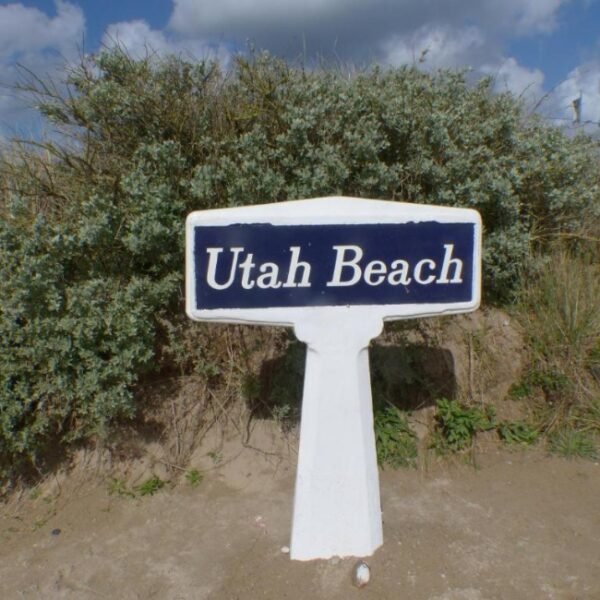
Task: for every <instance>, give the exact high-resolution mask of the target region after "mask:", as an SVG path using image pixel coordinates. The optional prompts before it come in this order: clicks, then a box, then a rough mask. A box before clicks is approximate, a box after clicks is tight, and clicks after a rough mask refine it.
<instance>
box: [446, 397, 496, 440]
mask: <svg viewBox="0 0 600 600" xmlns="http://www.w3.org/2000/svg"><path fill="white" fill-rule="evenodd" d="M435 420H436V428H435V436H434V447H435V448H436V449H437V450H438V451H440V452H446V451H450V452H457V451H460V450H466V449H468V448H470V447H471V445H472V444H473V439H474V437H475V435H476V434H477V433H478V432H481V431H489V430H490V429H494V428H495V427H496V423H495V420H494V411H493V409H492V407H489V406H488V407H486V409H485V410H481V409H479V408H474V407H468V406H465V405H463V404H461V403H460V402H458V400H447V399H446V398H442V399H441V400H438V402H437V410H436V415H435Z"/></svg>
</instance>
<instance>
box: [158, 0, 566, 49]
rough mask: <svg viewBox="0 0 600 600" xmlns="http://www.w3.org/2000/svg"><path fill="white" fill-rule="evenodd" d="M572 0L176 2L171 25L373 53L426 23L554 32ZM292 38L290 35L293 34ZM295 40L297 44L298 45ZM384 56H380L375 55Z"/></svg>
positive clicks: (282, 45)
mask: <svg viewBox="0 0 600 600" xmlns="http://www.w3.org/2000/svg"><path fill="white" fill-rule="evenodd" d="M571 1H572V0H437V1H435V2H433V1H430V2H423V1H422V0H304V1H303V2H299V1H295V2H286V1H284V0H218V1H216V2H211V1H209V0H173V3H174V8H173V13H172V15H171V19H170V23H169V26H170V28H171V30H173V31H177V32H179V33H182V34H185V35H193V34H200V35H203V36H220V35H224V36H226V37H229V36H232V37H234V38H237V39H238V41H239V42H244V41H245V40H246V39H250V40H253V41H255V42H256V43H257V45H258V46H259V47H265V48H268V49H272V50H274V51H276V52H281V51H283V52H287V53H288V54H289V53H293V54H294V53H296V52H297V50H298V49H299V44H300V43H301V42H304V43H306V41H308V42H310V44H311V45H312V46H311V47H310V48H309V50H311V49H312V50H316V51H322V50H323V49H329V50H333V48H334V47H336V48H342V49H343V50H344V51H345V52H348V51H350V52H352V51H353V50H362V51H365V50H367V51H370V52H371V53H372V52H373V50H374V49H375V48H376V47H377V46H379V42H380V40H382V39H390V38H392V37H394V36H396V37H399V38H402V37H404V36H405V35H408V34H411V33H412V32H414V31H415V30H419V29H420V28H423V27H430V28H433V29H435V28H436V27H440V26H445V27H450V28H454V29H463V28H464V27H465V24H469V25H471V26H474V27H478V28H483V29H484V30H485V31H486V37H487V36H489V37H492V38H494V37H495V36H496V35H497V34H499V33H500V32H505V33H506V32H507V31H508V32H510V34H511V35H515V34H518V35H527V34H530V33H539V32H548V31H551V30H552V29H553V28H554V27H555V26H556V23H557V13H558V10H559V8H560V7H561V6H562V5H565V4H567V3H568V2H571ZM290 38H291V39H290ZM294 41H295V42H296V45H295V46H294ZM375 58H379V57H375Z"/></svg>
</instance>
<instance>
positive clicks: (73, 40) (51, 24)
mask: <svg viewBox="0 0 600 600" xmlns="http://www.w3.org/2000/svg"><path fill="white" fill-rule="evenodd" d="M55 6H56V15H55V16H53V17H52V16H48V15H46V14H44V13H43V12H41V11H40V10H38V9H36V8H28V7H25V6H23V5H22V4H8V5H4V6H0V85H1V87H0V135H2V134H4V135H11V134H13V133H17V134H18V133H23V134H27V133H29V132H30V131H31V130H33V129H35V128H37V127H38V126H39V125H38V124H37V123H36V117H35V114H34V113H33V111H30V110H28V109H27V108H26V107H25V106H24V102H23V99H22V98H19V97H17V95H16V93H15V92H14V90H13V87H14V85H15V84H16V83H17V82H18V81H20V80H21V79H22V76H23V73H22V71H21V70H20V69H19V67H18V66H17V64H20V65H22V66H24V67H25V68H26V69H29V70H30V71H31V72H33V73H35V74H36V75H37V76H39V77H43V78H47V77H50V78H54V79H58V78H59V72H60V69H61V68H62V67H63V66H64V64H65V63H67V62H72V61H75V60H77V58H78V56H79V52H80V48H81V46H82V44H83V38H84V32H85V19H84V16H83V12H82V11H81V9H80V8H79V7H78V6H75V5H74V4H71V3H69V2H64V1H62V0H57V1H56V3H55Z"/></svg>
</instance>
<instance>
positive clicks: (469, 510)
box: [0, 448, 600, 600]
mask: <svg viewBox="0 0 600 600" xmlns="http://www.w3.org/2000/svg"><path fill="white" fill-rule="evenodd" d="M283 454H285V453H283ZM232 456H233V458H232V459H231V460H230V461H228V459H227V458H226V457H225V458H224V460H223V463H222V464H221V465H219V466H218V468H214V465H213V468H212V469H211V470H208V466H207V465H208V464H209V463H208V462H206V461H207V460H208V458H207V455H206V452H205V453H204V455H202V456H200V455H197V456H195V457H194V461H196V463H197V464H201V463H202V460H204V461H205V463H203V466H204V467H206V469H207V473H206V476H205V478H204V480H203V481H202V482H201V483H200V485H199V486H197V487H196V488H192V487H191V486H190V485H189V484H188V483H186V481H185V479H184V478H182V479H181V480H180V481H179V482H178V483H177V484H176V485H174V486H172V487H169V488H168V489H163V490H161V491H160V492H158V493H157V494H155V495H154V496H151V497H143V498H128V497H120V496H116V495H114V494H113V495H109V494H108V482H107V480H106V479H105V480H103V481H100V480H99V479H98V476H97V475H96V476H89V477H87V478H85V477H84V478H82V477H81V473H79V475H78V476H77V477H76V476H74V475H71V476H70V477H67V478H66V479H61V480H59V479H57V480H56V481H55V482H54V483H53V482H52V480H49V481H48V482H47V483H46V484H45V486H41V487H40V488H39V489H38V490H37V491H34V493H31V492H27V493H26V494H23V495H22V496H21V497H20V498H15V499H13V500H12V501H11V502H9V503H8V504H5V505H4V506H2V507H0V509H1V511H2V513H1V517H0V598H2V599H3V600H12V599H13V598H14V599H18V598H32V599H33V598H44V599H54V598H69V599H71V598H73V599H75V598H77V599H87V598H90V599H92V598H111V599H121V598H123V599H134V598H139V599H151V598H155V599H169V600H170V599H173V600H175V599H182V600H183V599H185V600H188V599H189V600H192V599H204V598H210V599H216V600H221V599H222V600H238V599H239V600H252V599H255V598H256V599H258V598H267V599H281V598H289V599H306V598H309V599H311V600H317V599H321V598H323V599H333V600H335V599H340V600H341V599H344V600H345V599H352V598H363V599H364V600H367V599H370V598H373V599H374V598H377V599H388V598H389V599H396V598H399V599H402V598H406V599H411V600H420V599H424V600H425V599H426V600H483V599H493V600H496V599H506V600H515V599H517V600H518V599H534V600H537V599H545V598H547V599H557V600H559V599H560V600H567V599H571V600H575V599H578V600H583V599H586V600H587V599H589V600H592V599H600V502H599V499H600V466H599V465H598V464H595V463H593V462H585V461H567V460H564V459H559V458H553V457H548V456H546V455H544V454H543V452H541V451H536V450H533V451H527V452H509V451H506V450H500V451H495V450H491V451H488V452H487V453H485V454H479V455H478V456H477V465H476V467H473V466H469V465H466V464H461V463H460V462H458V461H454V462H448V461H445V462H437V461H433V464H429V465H427V467H426V468H420V469H411V470H406V469H405V470H399V471H392V470H385V471H383V472H382V473H381V496H382V508H383V517H384V536H385V541H384V545H383V546H382V547H381V548H380V549H379V550H378V551H377V552H376V553H375V555H374V556H371V557H368V558H367V559H366V561H367V562H368V564H369V565H370V567H371V574H372V578H371V582H370V583H369V585H368V586H367V587H365V588H363V589H357V588H355V587H353V585H352V579H351V573H352V569H353V565H354V564H355V562H356V559H355V558H345V559H332V560H329V561H310V562H297V561H291V560H290V558H289V555H287V554H285V553H284V552H282V547H284V546H286V545H288V544H289V532H290V522H291V512H292V502H293V486H294V471H295V458H294V452H293V448H292V450H291V451H290V452H289V453H288V454H287V456H285V455H281V454H280V455H278V456H275V455H271V454H265V453H262V452H257V451H254V450H251V449H245V450H244V451H243V452H241V454H240V453H236V454H235V455H232ZM212 458H213V460H214V455H213V456H212ZM57 530H60V532H58V531H57Z"/></svg>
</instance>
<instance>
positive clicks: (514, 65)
mask: <svg viewBox="0 0 600 600" xmlns="http://www.w3.org/2000/svg"><path fill="white" fill-rule="evenodd" d="M479 71H481V72H482V73H484V74H486V75H491V76H492V77H493V78H494V82H495V85H494V87H495V90H496V91H497V92H512V93H513V94H514V95H515V96H517V97H519V98H521V99H522V100H523V101H524V102H525V104H526V106H529V107H532V106H534V105H535V104H536V103H537V102H538V101H539V100H540V99H541V98H542V96H543V95H544V74H543V73H542V72H541V71H540V70H539V69H528V68H527V67H523V66H521V65H519V63H518V62H517V61H516V60H515V59H514V58H506V59H504V60H502V61H501V62H500V63H497V64H485V65H482V66H481V67H480V68H479Z"/></svg>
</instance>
